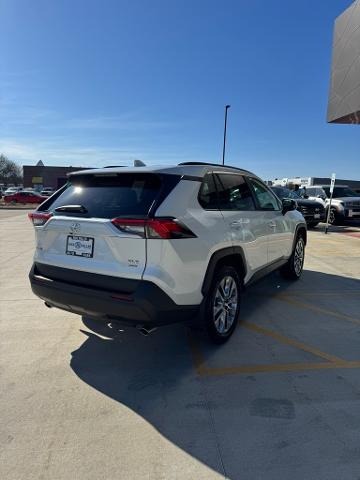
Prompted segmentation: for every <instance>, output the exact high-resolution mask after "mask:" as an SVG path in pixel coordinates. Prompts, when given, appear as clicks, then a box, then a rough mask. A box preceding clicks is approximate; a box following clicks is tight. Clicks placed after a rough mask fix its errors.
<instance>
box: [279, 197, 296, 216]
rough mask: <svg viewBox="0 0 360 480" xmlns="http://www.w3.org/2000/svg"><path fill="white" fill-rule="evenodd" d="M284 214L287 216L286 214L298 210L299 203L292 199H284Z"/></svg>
mask: <svg viewBox="0 0 360 480" xmlns="http://www.w3.org/2000/svg"><path fill="white" fill-rule="evenodd" d="M282 207H283V208H282V213H283V215H285V213H286V212H290V211H291V210H296V208H297V203H296V201H295V200H293V199H292V198H283V201H282Z"/></svg>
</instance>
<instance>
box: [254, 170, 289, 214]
mask: <svg viewBox="0 0 360 480" xmlns="http://www.w3.org/2000/svg"><path fill="white" fill-rule="evenodd" d="M248 180H249V183H250V184H251V186H252V188H253V190H254V194H255V197H256V200H257V203H258V205H259V208H260V210H280V208H281V204H280V202H279V201H278V200H277V198H276V197H275V195H274V194H273V193H272V192H270V190H269V189H268V188H267V187H266V186H265V185H264V184H263V183H261V182H260V181H259V180H257V179H256V178H251V177H249V178H248Z"/></svg>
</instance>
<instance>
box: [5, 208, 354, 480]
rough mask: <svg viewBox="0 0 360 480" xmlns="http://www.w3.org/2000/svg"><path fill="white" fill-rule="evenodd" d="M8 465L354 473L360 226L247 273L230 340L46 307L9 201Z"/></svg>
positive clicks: (24, 472)
mask: <svg viewBox="0 0 360 480" xmlns="http://www.w3.org/2000/svg"><path fill="white" fill-rule="evenodd" d="M0 225H1V229H0V242H1V249H0V264H1V270H0V278H1V296H0V315H1V322H0V329H1V333H0V345H1V349H0V357H1V372H2V373H1V389H0V412H1V431H2V432H1V436H0V441H1V457H0V476H1V478H3V479H6V480H10V479H14V480H19V479H26V480H31V479H57V480H58V479H66V480H68V479H96V480H99V479H127V480H128V479H134V480H135V479H136V480H137V479H141V480H143V479H144V480H145V479H146V480H149V479H151V480H152V479H154V480H155V479H156V480H161V479H164V480H172V479H196V480H200V479H204V480H212V479H220V478H227V479H231V480H237V479H239V480H250V479H251V480H257V479H265V478H266V479H267V480H270V479H274V480H275V479H276V480H278V479H289V478H291V479H292V480H296V479H299V480H300V479H301V480H304V479H306V480H311V479H314V480H315V479H316V480H322V479H326V480H331V479H334V480H335V479H336V480H339V479H342V480H347V479H349V480H350V479H351V480H353V479H359V478H360V442H359V432H360V348H359V347H360V227H359V226H356V225H355V224H354V225H353V226H348V227H346V228H344V227H335V228H333V229H332V230H331V233H329V234H328V235H324V233H323V231H322V228H321V227H320V228H317V229H315V230H313V231H309V238H308V246H307V252H306V262H305V271H304V274H303V277H302V279H301V280H300V281H298V282H296V283H292V284H291V283H287V282H286V281H284V280H283V279H282V278H281V277H280V276H279V275H278V274H272V275H271V276H270V277H268V278H267V279H264V280H262V281H261V282H259V283H258V284H256V285H254V286H253V287H251V288H249V289H248V290H247V292H246V293H245V295H244V299H243V306H242V322H241V325H240V327H239V328H238V329H237V331H236V332H235V334H234V336H233V338H232V339H231V340H230V342H229V343H228V344H226V345H224V346H222V347H220V348H219V347H213V346H210V345H209V344H207V343H206V341H205V339H204V338H203V337H202V335H201V334H200V333H193V332H189V331H188V330H187V329H186V328H184V327H183V326H182V325H175V326H171V327H166V328H163V329H159V330H157V331H156V332H155V333H154V334H152V335H150V336H149V337H143V336H141V335H139V334H138V333H137V332H135V331H134V330H131V329H129V330H125V331H123V330H121V329H119V328H117V327H116V326H115V325H110V326H105V325H102V324H99V323H97V322H94V321H91V320H88V319H81V317H78V316H75V315H72V314H70V313H66V312H62V311H60V310H55V309H51V310H49V309H47V308H46V307H45V306H44V305H43V304H42V302H41V301H40V300H39V299H37V298H36V297H35V296H33V294H32V292H31V289H30V286H29V283H28V278H27V275H28V271H29V269H30V265H31V259H32V254H33V248H34V234H33V228H32V226H31V224H30V222H29V221H28V220H27V218H26V212H24V211H20V210H19V211H9V210H1V211H0Z"/></svg>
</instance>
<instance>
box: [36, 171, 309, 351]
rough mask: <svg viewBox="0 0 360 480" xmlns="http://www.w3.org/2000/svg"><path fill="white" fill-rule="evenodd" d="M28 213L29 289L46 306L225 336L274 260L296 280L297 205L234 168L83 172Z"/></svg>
mask: <svg viewBox="0 0 360 480" xmlns="http://www.w3.org/2000/svg"><path fill="white" fill-rule="evenodd" d="M29 217H30V219H31V220H32V222H33V225H34V227H35V236H36V243H37V248H36V250H35V255H34V264H33V267H32V269H31V272H30V282H31V287H32V290H33V292H34V293H35V294H36V295H38V296H39V297H40V298H41V299H43V300H44V301H45V303H46V305H47V306H49V307H57V308H61V309H64V310H68V311H70V312H73V313H77V314H79V315H88V316H90V317H98V318H100V319H102V320H103V321H105V322H109V321H120V322H126V323H128V324H131V325H133V326H136V327H138V328H140V329H142V331H145V332H148V331H150V330H151V329H153V328H154V327H157V326H160V325H165V324H169V323H173V322H178V321H181V322H183V321H187V320H190V319H192V320H193V319H194V318H196V319H197V321H200V322H201V324H202V325H203V326H204V327H205V329H206V331H207V332H208V334H209V336H210V338H211V339H212V340H213V341H214V342H216V343H222V342H224V341H226V340H227V339H228V338H229V337H230V336H231V334H232V333H233V331H234V329H235V327H236V325H237V323H238V317H239V307H240V295H241V292H242V290H243V288H244V287H245V286H246V285H248V284H249V283H250V282H253V281H255V280H256V279H258V278H260V277H261V276H263V275H265V274H267V273H269V272H270V271H272V270H275V269H277V268H281V271H282V272H283V274H284V275H285V276H287V277H288V278H291V279H298V278H299V277H300V275H301V272H302V268H303V262H304V255H305V244H306V234H307V232H306V224H305V221H304V219H303V216H302V215H301V214H300V213H299V212H298V211H297V210H296V202H295V201H294V200H292V199H284V200H283V201H282V202H281V201H280V200H279V199H278V198H277V197H276V196H275V195H274V194H273V193H272V192H271V190H270V189H269V188H268V187H267V186H266V185H265V184H264V183H263V182H262V180H260V178H258V177H257V176H256V175H254V174H253V173H250V172H248V171H246V170H241V169H238V168H232V167H223V166H219V165H213V164H199V163H184V164H180V165H178V166H174V167H157V168H156V167H152V168H151V167H135V168H124V167H122V168H107V169H105V168H104V169H97V170H95V169H94V170H86V171H81V172H77V173H74V174H70V176H69V181H68V183H67V185H65V186H64V187H62V188H61V189H60V190H58V191H57V192H56V193H55V194H54V195H53V196H52V197H50V198H49V199H47V200H46V201H45V202H44V203H43V204H42V205H41V206H40V207H39V208H38V209H37V210H36V211H35V212H33V213H31V214H29ZM39 247H41V248H39ZM193 321H194V320H193Z"/></svg>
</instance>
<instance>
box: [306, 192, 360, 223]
mask: <svg viewBox="0 0 360 480" xmlns="http://www.w3.org/2000/svg"><path fill="white" fill-rule="evenodd" d="M306 194H307V195H308V197H309V199H310V200H316V201H317V202H319V203H321V204H322V205H324V207H325V209H326V212H327V209H328V207H329V204H330V185H313V186H311V187H306ZM356 218H359V219H360V195H359V194H358V193H356V192H354V191H353V190H351V188H349V187H348V186H347V185H336V184H335V186H334V191H333V196H332V201H331V209H330V215H329V223H330V224H341V223H342V222H344V221H346V220H352V219H356Z"/></svg>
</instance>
